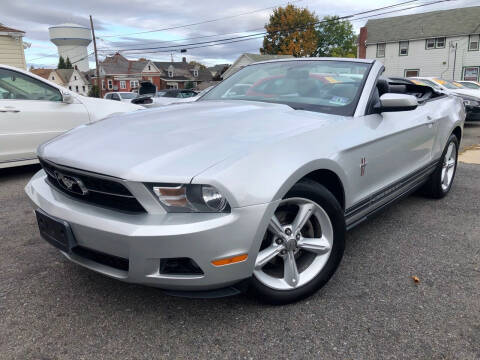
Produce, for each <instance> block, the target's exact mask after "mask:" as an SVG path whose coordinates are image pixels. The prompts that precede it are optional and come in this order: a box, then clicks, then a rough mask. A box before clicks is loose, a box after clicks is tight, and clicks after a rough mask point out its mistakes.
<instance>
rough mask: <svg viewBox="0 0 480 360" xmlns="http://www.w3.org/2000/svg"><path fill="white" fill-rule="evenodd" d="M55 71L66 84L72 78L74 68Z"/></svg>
mask: <svg viewBox="0 0 480 360" xmlns="http://www.w3.org/2000/svg"><path fill="white" fill-rule="evenodd" d="M55 72H56V73H57V75H58V76H60V79H61V80H62V82H63V83H64V84H67V83H68V82H69V81H70V78H71V77H72V74H73V69H56V70H55Z"/></svg>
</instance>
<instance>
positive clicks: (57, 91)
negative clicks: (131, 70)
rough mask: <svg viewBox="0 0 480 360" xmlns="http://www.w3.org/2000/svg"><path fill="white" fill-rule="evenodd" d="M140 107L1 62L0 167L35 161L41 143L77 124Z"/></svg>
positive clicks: (139, 107)
mask: <svg viewBox="0 0 480 360" xmlns="http://www.w3.org/2000/svg"><path fill="white" fill-rule="evenodd" d="M139 109H142V107H141V106H138V105H134V104H130V103H122V102H116V101H107V100H103V99H95V98H89V97H85V96H81V95H79V94H76V93H74V92H72V91H70V90H68V89H66V88H64V87H62V86H59V85H57V84H55V83H52V82H50V81H48V80H45V79H43V78H41V77H40V76H37V75H35V74H32V73H29V72H27V71H24V70H21V69H17V68H14V67H11V66H7V65H0V144H1V146H0V168H6V167H12V166H19V165H28V164H33V163H36V162H37V161H38V160H37V155H36V150H37V147H38V146H39V145H40V144H42V143H44V142H46V141H48V140H50V139H52V138H54V137H56V136H58V135H60V134H63V133H64V132H66V131H68V130H70V129H72V128H74V127H76V126H79V125H83V124H88V123H91V122H94V121H97V120H100V119H103V118H105V117H107V116H109V115H113V114H120V113H125V112H129V111H135V110H139ZM73 146H75V144H72V147H73Z"/></svg>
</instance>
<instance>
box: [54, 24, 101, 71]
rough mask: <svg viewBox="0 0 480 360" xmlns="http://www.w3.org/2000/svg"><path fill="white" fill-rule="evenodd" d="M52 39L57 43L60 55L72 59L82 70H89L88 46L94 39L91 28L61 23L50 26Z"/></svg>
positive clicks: (73, 63)
mask: <svg viewBox="0 0 480 360" xmlns="http://www.w3.org/2000/svg"><path fill="white" fill-rule="evenodd" d="M48 32H49V33H50V41H51V42H53V43H54V44H55V45H57V48H58V56H62V57H63V58H64V59H65V60H67V57H68V58H69V59H70V62H71V63H72V65H74V66H75V65H76V66H77V68H78V70H80V71H88V52H87V46H88V44H90V42H91V41H92V35H91V33H90V29H89V28H87V27H85V26H82V25H77V24H70V23H66V24H60V25H55V26H51V27H49V28H48Z"/></svg>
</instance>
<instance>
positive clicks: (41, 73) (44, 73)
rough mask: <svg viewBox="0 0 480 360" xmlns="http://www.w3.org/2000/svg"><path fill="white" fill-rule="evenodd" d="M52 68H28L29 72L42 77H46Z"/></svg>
mask: <svg viewBox="0 0 480 360" xmlns="http://www.w3.org/2000/svg"><path fill="white" fill-rule="evenodd" d="M53 70H54V69H30V72H31V73H33V74H35V75H38V76H40V77H42V78H44V79H48V77H49V76H50V73H51V72H52V71H53Z"/></svg>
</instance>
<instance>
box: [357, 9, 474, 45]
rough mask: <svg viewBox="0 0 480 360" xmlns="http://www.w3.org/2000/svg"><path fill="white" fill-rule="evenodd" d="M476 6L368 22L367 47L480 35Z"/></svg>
mask: <svg viewBox="0 0 480 360" xmlns="http://www.w3.org/2000/svg"><path fill="white" fill-rule="evenodd" d="M479 18H480V6H473V7H464V8H458V9H452V10H439V11H432V12H426V13H420V14H410V15H404V16H395V17H389V18H382V19H374V20H368V22H367V24H366V25H365V26H366V28H367V41H366V43H367V44H377V43H382V42H394V41H400V40H413V39H426V38H431V37H443V36H454V35H467V34H478V33H480V22H479V20H478V19H479Z"/></svg>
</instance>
